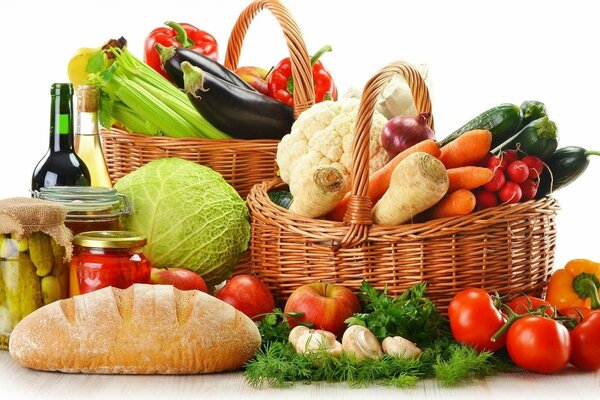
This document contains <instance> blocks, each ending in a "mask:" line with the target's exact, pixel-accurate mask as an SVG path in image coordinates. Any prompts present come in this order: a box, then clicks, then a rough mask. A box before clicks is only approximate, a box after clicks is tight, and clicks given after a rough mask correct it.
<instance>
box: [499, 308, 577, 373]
mask: <svg viewBox="0 0 600 400" xmlns="http://www.w3.org/2000/svg"><path fill="white" fill-rule="evenodd" d="M506 349H507V350H508V355H509V356H510V358H511V360H513V362H514V363H515V364H517V365H518V366H519V367H521V368H525V369H528V370H530V371H534V372H541V373H545V374H550V373H553V372H557V371H560V370H561V369H563V368H564V367H565V366H566V365H567V363H568V362H569V357H570V355H571V338H570V336H569V331H568V330H567V328H565V327H564V326H563V325H562V324H560V323H559V322H557V321H555V320H553V319H550V318H545V317H542V316H539V315H532V316H527V317H523V318H521V319H518V320H517V321H515V323H513V324H512V326H511V327H510V328H509V329H508V333H507V335H506Z"/></svg>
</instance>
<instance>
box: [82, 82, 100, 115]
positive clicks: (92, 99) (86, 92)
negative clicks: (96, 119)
mask: <svg viewBox="0 0 600 400" xmlns="http://www.w3.org/2000/svg"><path fill="white" fill-rule="evenodd" d="M77 111H79V112H94V111H98V87H97V86H96V85H79V87H78V88H77Z"/></svg>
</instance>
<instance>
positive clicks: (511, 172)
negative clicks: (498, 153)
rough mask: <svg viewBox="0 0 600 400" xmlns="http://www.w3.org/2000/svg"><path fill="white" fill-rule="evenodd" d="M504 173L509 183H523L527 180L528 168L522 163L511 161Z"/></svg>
mask: <svg viewBox="0 0 600 400" xmlns="http://www.w3.org/2000/svg"><path fill="white" fill-rule="evenodd" d="M506 173H507V174H508V177H509V178H510V180H511V181H513V182H515V183H523V182H525V181H526V180H527V178H529V167H528V166H527V164H525V163H524V162H523V161H519V160H517V161H513V162H511V163H510V164H509V165H508V167H507V168H506Z"/></svg>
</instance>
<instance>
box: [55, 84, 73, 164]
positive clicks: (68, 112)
mask: <svg viewBox="0 0 600 400" xmlns="http://www.w3.org/2000/svg"><path fill="white" fill-rule="evenodd" d="M50 151H51V152H61V151H63V152H69V151H73V96H72V95H71V94H69V93H61V94H58V95H53V96H52V103H51V106H50Z"/></svg>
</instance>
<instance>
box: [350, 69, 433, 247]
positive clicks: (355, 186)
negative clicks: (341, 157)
mask: <svg viewBox="0 0 600 400" xmlns="http://www.w3.org/2000/svg"><path fill="white" fill-rule="evenodd" d="M396 74H399V75H400V76H402V77H403V78H404V79H406V82H407V83H408V86H409V87H410V90H411V92H412V95H413V98H414V101H415V105H416V107H417V110H418V112H419V113H423V112H431V99H430V98H429V90H428V89H427V86H426V85H425V82H424V81H423V78H422V77H421V74H420V73H419V72H418V71H417V70H416V69H415V68H414V67H413V66H412V65H410V64H409V63H407V62H404V61H396V62H394V63H391V64H389V65H387V66H386V67H384V68H383V69H381V70H380V71H379V72H377V73H376V74H375V75H374V76H373V77H372V78H371V79H369V81H368V82H367V84H366V85H365V88H364V91H363V95H362V97H361V99H360V105H359V108H358V116H357V118H356V128H355V135H354V140H353V143H352V191H351V192H350V193H351V195H350V200H349V202H348V208H347V210H346V215H345V216H344V222H345V223H347V224H349V225H350V229H349V230H348V232H347V233H346V235H345V236H344V238H343V239H342V241H341V243H340V244H341V246H342V247H351V246H357V245H360V244H361V243H363V242H365V241H366V240H367V236H368V232H369V227H370V226H371V225H373V220H372V218H371V209H372V208H373V204H371V199H370V198H369V196H367V192H368V190H369V159H370V154H369V143H370V132H371V125H372V122H373V113H374V110H375V104H376V102H377V98H378V97H379V94H380V93H381V91H382V90H383V88H384V87H385V86H386V85H387V84H388V82H389V81H390V79H392V78H393V77H394V75H396ZM427 123H428V125H429V127H430V128H431V129H433V116H432V117H431V118H429V120H428V122H427Z"/></svg>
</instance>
